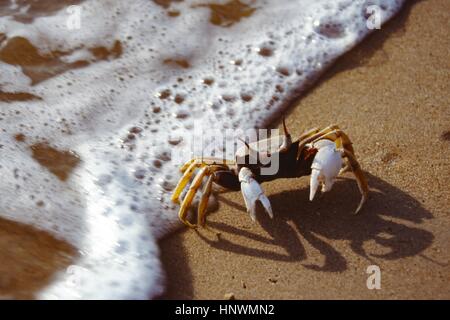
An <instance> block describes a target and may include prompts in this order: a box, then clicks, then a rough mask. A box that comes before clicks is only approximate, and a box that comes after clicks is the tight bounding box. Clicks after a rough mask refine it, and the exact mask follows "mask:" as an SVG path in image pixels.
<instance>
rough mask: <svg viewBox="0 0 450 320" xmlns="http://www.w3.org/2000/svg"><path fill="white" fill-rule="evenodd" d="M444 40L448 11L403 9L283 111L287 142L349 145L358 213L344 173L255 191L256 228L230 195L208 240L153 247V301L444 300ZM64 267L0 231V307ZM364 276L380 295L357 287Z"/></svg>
mask: <svg viewBox="0 0 450 320" xmlns="http://www.w3.org/2000/svg"><path fill="white" fill-rule="evenodd" d="M449 30H450V2H449V1H448V0H428V1H411V2H410V3H409V4H407V5H406V7H405V8H404V9H403V11H402V13H401V14H400V16H398V17H397V18H396V19H395V20H393V21H391V22H389V23H388V24H387V25H385V26H383V27H382V29H381V30H380V31H377V32H376V33H375V34H373V35H372V36H370V37H369V38H368V39H366V40H365V41H364V43H363V44H362V45H360V46H359V47H357V48H356V49H354V50H353V51H351V52H349V53H348V54H346V55H345V56H343V57H342V58H341V59H340V60H339V61H338V62H337V63H336V64H335V66H334V67H333V68H332V69H330V70H328V72H327V73H326V74H325V75H324V76H323V77H322V79H321V80H320V81H319V83H318V84H316V85H315V86H314V87H313V88H312V89H311V90H310V91H309V92H308V94H307V95H305V96H303V97H301V99H300V101H299V102H298V103H296V105H295V106H294V107H293V108H292V109H291V113H290V115H289V116H288V118H287V124H288V126H289V128H290V130H291V132H292V134H293V135H294V136H295V135H299V134H300V133H302V132H303V131H304V130H305V129H307V128H311V127H315V126H326V125H329V124H331V123H338V124H339V125H340V126H341V127H342V128H343V129H344V130H345V131H346V132H347V133H348V134H349V135H350V137H351V138H352V140H353V142H354V146H355V149H356V152H357V157H358V159H359V160H360V162H361V165H362V167H363V169H364V170H365V171H366V174H367V177H368V179H369V184H370V186H371V189H372V193H371V197H370V199H369V201H368V203H367V205H366V206H365V208H364V210H363V212H362V213H361V215H359V216H353V215H352V214H351V213H352V212H353V210H354V209H355V208H356V206H357V203H358V201H359V197H360V195H359V193H358V189H357V187H356V183H355V181H354V179H353V177H352V176H351V174H346V175H345V176H344V177H342V178H341V179H339V181H338V182H337V183H336V185H335V186H334V188H333V190H332V191H331V192H330V193H328V194H324V195H323V196H321V197H318V198H317V199H316V200H315V201H314V202H309V201H308V194H309V189H308V185H309V181H308V178H306V177H305V178H302V179H291V180H277V181H274V182H270V183H267V184H265V185H264V188H265V190H266V193H267V195H268V196H269V198H270V200H271V202H272V207H273V209H274V213H275V215H276V217H275V219H274V220H270V219H268V218H264V217H261V219H260V221H259V223H253V222H252V221H251V219H250V217H249V216H248V214H247V213H246V212H245V208H244V202H243V199H242V197H241V195H240V193H238V192H229V193H224V194H221V195H220V196H219V200H220V201H219V202H220V208H219V210H218V211H216V212H214V213H211V214H210V215H209V217H208V222H209V227H210V229H209V230H206V229H201V230H199V231H198V232H196V231H193V230H186V229H184V228H183V229H182V230H180V231H179V232H177V233H175V234H172V235H170V236H168V237H167V238H165V239H164V240H162V241H161V252H162V260H163V264H164V268H165V269H166V270H167V286H168V290H167V294H166V295H164V296H163V297H162V298H166V299H175V298H185V299H222V298H224V297H225V295H226V294H231V293H232V294H233V295H234V296H235V298H236V299H310V298H318V299H331V298H333V299H358V298H368V299H379V298H381V299H387V298H388V299H399V298H408V299H415V298H426V299H431V298H441V299H442V298H446V299H449V298H450V281H449V280H450V266H449V261H450V250H449V249H450V248H449V244H450V232H449V229H450V216H449V214H450V212H449V204H450V192H449V189H448V187H449V183H448V181H449V178H450V167H449V162H448V159H449V158H450V105H449V104H450V59H449V57H450V38H449V37H448V31H449ZM75 256H76V250H75V249H74V248H73V247H71V246H70V245H68V244H66V243H63V242H61V241H58V240H56V239H54V238H52V237H51V236H49V235H48V234H46V233H44V232H41V231H38V230H35V229H33V228H31V227H28V226H25V225H21V224H19V223H15V222H9V221H6V220H3V219H0V261H1V265H0V297H3V298H31V297H33V294H34V293H35V292H37V291H38V290H39V289H41V288H43V287H44V286H45V285H46V284H48V282H49V281H51V279H52V276H53V275H54V274H55V272H56V271H58V270H64V269H65V268H67V267H68V266H69V265H70V264H71V263H72V262H73V261H74V260H75V259H76V258H75ZM370 265H377V266H379V267H380V269H381V289H379V290H369V289H367V286H366V281H367V277H368V274H367V273H366V270H367V267H368V266H370ZM143 281H145V279H143Z"/></svg>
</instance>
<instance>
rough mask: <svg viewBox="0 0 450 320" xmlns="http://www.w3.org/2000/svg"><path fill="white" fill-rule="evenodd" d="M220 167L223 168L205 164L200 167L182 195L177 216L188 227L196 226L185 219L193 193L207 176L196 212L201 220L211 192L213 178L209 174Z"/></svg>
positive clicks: (220, 167)
mask: <svg viewBox="0 0 450 320" xmlns="http://www.w3.org/2000/svg"><path fill="white" fill-rule="evenodd" d="M221 169H223V166H220V165H216V166H206V167H203V168H201V169H200V171H199V172H198V173H197V175H196V176H195V178H194V180H193V181H192V184H191V185H190V186H189V189H188V191H187V193H186V196H185V197H184V199H183V201H182V202H181V205H180V210H179V211H178V217H179V218H180V220H181V221H182V222H183V223H184V224H185V225H187V226H188V227H190V228H196V227H197V226H196V225H194V224H192V223H190V222H189V221H188V220H187V219H186V216H187V213H188V208H189V207H190V206H191V204H192V200H193V199H194V196H195V193H196V192H197V190H198V189H199V188H200V186H201V184H202V182H203V178H204V177H205V176H209V178H208V181H207V182H206V185H205V187H204V189H203V195H202V198H201V200H200V204H199V208H198V210H199V211H198V212H199V213H200V216H199V217H198V219H201V220H204V215H205V210H206V205H207V203H208V201H207V200H208V197H209V194H210V193H211V188H212V182H213V180H212V179H211V178H212V177H211V174H213V173H214V172H215V171H218V170H221Z"/></svg>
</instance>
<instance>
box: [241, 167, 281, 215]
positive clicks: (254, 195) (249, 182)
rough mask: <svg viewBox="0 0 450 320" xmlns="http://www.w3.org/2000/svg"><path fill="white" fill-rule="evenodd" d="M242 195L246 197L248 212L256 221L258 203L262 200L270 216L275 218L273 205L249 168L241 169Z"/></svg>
mask: <svg viewBox="0 0 450 320" xmlns="http://www.w3.org/2000/svg"><path fill="white" fill-rule="evenodd" d="M239 181H240V182H241V191H242V196H243V197H244V202H245V206H246V207H247V212H248V213H249V214H250V217H251V218H252V220H253V221H256V203H257V202H260V203H261V204H262V206H263V207H264V209H265V210H266V212H267V214H268V215H269V217H270V218H273V213H272V207H271V205H270V201H269V199H268V198H267V197H266V195H265V194H264V191H263V189H262V188H261V186H260V184H259V183H258V182H257V181H256V180H255V179H254V178H253V173H252V172H251V171H250V169H248V168H245V167H244V168H242V169H241V170H240V171H239Z"/></svg>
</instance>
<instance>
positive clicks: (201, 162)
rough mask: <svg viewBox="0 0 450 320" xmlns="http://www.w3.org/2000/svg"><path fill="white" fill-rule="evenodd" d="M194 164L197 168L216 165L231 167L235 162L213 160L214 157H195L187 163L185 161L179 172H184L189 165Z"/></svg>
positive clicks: (219, 159)
mask: <svg viewBox="0 0 450 320" xmlns="http://www.w3.org/2000/svg"><path fill="white" fill-rule="evenodd" d="M193 163H195V164H196V166H197V167H201V166H205V165H216V164H223V165H232V164H234V163H235V162H234V161H233V160H228V159H221V158H214V157H204V158H202V157H195V158H193V159H191V160H189V161H187V162H186V163H185V164H184V165H183V166H182V167H181V168H180V171H181V172H184V171H186V170H187V169H188V168H189V167H190V165H191V164H193Z"/></svg>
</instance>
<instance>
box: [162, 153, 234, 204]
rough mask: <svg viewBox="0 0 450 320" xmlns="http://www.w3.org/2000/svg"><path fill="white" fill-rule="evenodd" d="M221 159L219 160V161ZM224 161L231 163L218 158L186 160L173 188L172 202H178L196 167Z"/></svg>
mask: <svg viewBox="0 0 450 320" xmlns="http://www.w3.org/2000/svg"><path fill="white" fill-rule="evenodd" d="M219 161H221V162H219ZM226 162H229V163H232V161H230V160H223V159H218V158H207V159H201V158H194V159H193V160H190V161H188V162H186V163H185V164H184V165H183V167H182V168H181V172H183V176H182V177H181V179H180V180H179V181H178V184H177V186H176V187H175V190H174V191H173V193H172V198H171V200H172V202H175V203H179V197H180V194H181V192H183V190H184V188H185V187H186V185H187V183H188V182H189V180H190V179H191V177H192V174H193V173H194V171H195V169H196V168H199V167H205V166H208V165H212V164H214V165H216V164H217V165H219V164H223V165H224V166H225V165H226Z"/></svg>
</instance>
